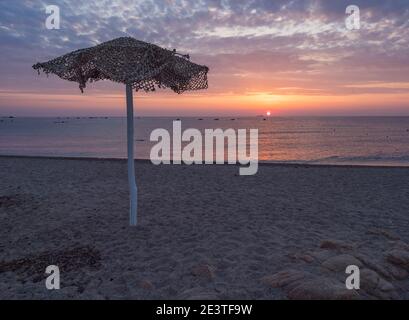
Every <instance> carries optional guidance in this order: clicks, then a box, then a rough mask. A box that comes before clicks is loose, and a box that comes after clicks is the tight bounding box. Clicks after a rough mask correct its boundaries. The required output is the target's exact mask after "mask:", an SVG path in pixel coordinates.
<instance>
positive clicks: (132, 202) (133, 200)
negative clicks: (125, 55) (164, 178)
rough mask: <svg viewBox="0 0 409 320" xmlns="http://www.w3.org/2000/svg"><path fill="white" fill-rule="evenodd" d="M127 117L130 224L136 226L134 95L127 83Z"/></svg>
mask: <svg viewBox="0 0 409 320" xmlns="http://www.w3.org/2000/svg"><path fill="white" fill-rule="evenodd" d="M126 119H127V141H128V183H129V193H130V212H129V224H130V225H131V226H136V211H137V198H136V194H137V188H136V182H135V161H134V118H133V96H132V86H131V85H129V84H127V85H126Z"/></svg>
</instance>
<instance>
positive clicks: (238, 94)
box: [0, 0, 409, 116]
mask: <svg viewBox="0 0 409 320" xmlns="http://www.w3.org/2000/svg"><path fill="white" fill-rule="evenodd" d="M46 4H55V5H58V6H59V7H60V10H61V11H60V13H61V29H60V30H48V29H46V27H45V20H46V18H47V14H46V12H45V6H46ZM349 4H355V5H358V6H359V7H360V13H361V29H360V30H353V31H350V30H347V28H346V26H345V17H346V14H345V9H346V7H347V6H348V5H349ZM408 27H409V0H393V1H391V0H383V1H373V0H361V1H359V0H353V1H352V0H348V1H343V0H340V1H328V0H321V1H320V0H299V1H297V0H294V1H281V0H274V1H273V0H247V1H240V0H230V1H228V0H197V1H193V0H192V1H187V0H156V1H153V0H135V1H132V0H118V1H105V0H104V1H100V0H98V1H97V0H95V1H79V0H71V1H68V0H65V1H59V0H47V1H28V0H27V1H11V0H4V1H1V2H0V43H1V55H0V70H1V73H0V116H8V115H14V116H60V115H66V116H75V115H110V116H123V115H124V114H125V100H124V93H125V88H124V86H122V85H118V84H113V83H111V82H105V81H104V82H99V83H95V84H91V85H89V86H88V87H87V89H86V90H85V93H84V94H81V93H80V91H79V89H78V85H77V84H76V83H70V82H67V81H64V80H61V79H59V78H58V77H56V76H50V77H49V78H48V79H47V77H46V76H44V75H41V76H38V75H37V73H36V72H35V71H34V70H33V69H32V68H31V66H32V65H33V64H34V63H36V62H43V61H47V60H49V59H52V58H54V57H56V56H59V55H62V54H65V53H67V52H70V51H72V50H76V49H79V48H84V47H89V46H93V45H96V44H98V43H101V42H103V41H107V40H110V39H113V38H116V37H120V36H132V37H135V38H137V39H140V40H143V41H148V42H152V43H155V44H158V45H160V46H163V47H166V48H169V49H173V48H176V49H177V50H178V51H179V52H181V53H189V54H190V56H191V59H192V61H194V62H197V63H199V64H205V65H207V66H209V68H210V73H209V89H208V90H206V91H198V92H194V93H185V94H182V95H177V94H174V93H172V92H170V91H165V90H161V91H157V92H156V93H149V94H145V93H136V94H135V100H134V101H135V111H136V112H137V113H138V114H139V115H141V116H146V115H203V116H206V115H259V114H265V113H266V112H267V111H271V115H272V116H286V115H409V28H408Z"/></svg>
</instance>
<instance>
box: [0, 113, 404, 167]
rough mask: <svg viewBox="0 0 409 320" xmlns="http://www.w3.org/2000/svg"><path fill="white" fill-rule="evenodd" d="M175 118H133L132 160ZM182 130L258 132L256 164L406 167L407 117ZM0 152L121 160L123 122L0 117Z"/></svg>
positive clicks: (245, 122) (256, 120)
mask: <svg viewBox="0 0 409 320" xmlns="http://www.w3.org/2000/svg"><path fill="white" fill-rule="evenodd" d="M173 120H175V118H167V117H166V118H165V117H163V118H159V117H143V118H135V144H136V158H142V159H148V158H149V154H150V149H151V147H152V146H153V145H154V144H155V143H156V142H150V140H149V137H150V133H151V131H152V130H154V129H156V128H165V129H167V130H169V131H170V132H172V131H171V129H172V121H173ZM181 121H182V129H187V128H197V129H199V130H201V131H203V130H204V129H211V128H213V129H216V128H222V129H226V128H234V129H245V128H247V129H250V128H257V129H259V160H261V161H269V162H295V163H317V164H356V165H358V164H369V165H404V166H409V117H316V118H315V117H314V118H313V117H309V118H298V117H292V118H273V117H272V118H267V119H266V120H264V118H261V117H253V118H235V119H234V120H233V119H232V118H223V117H221V118H218V120H216V119H215V118H202V119H199V118H181ZM0 154H1V155H36V156H69V157H99V158H126V119H125V118H88V117H85V118H84V117H81V118H72V117H71V118H14V119H10V118H0Z"/></svg>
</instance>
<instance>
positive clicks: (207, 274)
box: [191, 264, 214, 280]
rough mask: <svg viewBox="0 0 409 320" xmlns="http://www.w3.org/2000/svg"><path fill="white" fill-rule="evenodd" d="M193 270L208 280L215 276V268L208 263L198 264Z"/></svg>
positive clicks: (198, 275) (193, 272)
mask: <svg viewBox="0 0 409 320" xmlns="http://www.w3.org/2000/svg"><path fill="white" fill-rule="evenodd" d="M191 272H192V275H194V276H195V277H200V278H203V279H207V280H211V279H213V278H214V268H213V267H211V266H209V265H207V264H201V265H197V266H195V267H193V268H192V271H191Z"/></svg>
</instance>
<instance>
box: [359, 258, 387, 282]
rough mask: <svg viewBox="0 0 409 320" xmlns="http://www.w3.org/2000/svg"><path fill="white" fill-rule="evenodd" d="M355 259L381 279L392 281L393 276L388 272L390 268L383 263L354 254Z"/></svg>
mask: <svg viewBox="0 0 409 320" xmlns="http://www.w3.org/2000/svg"><path fill="white" fill-rule="evenodd" d="M356 257H357V258H358V259H359V260H360V261H362V262H363V264H364V265H365V266H367V267H368V268H370V269H372V270H374V271H376V272H377V273H379V274H380V275H381V276H382V277H385V278H387V279H392V278H393V274H392V273H391V272H390V269H391V268H390V266H387V265H385V263H384V262H383V261H378V260H374V259H372V258H369V257H368V256H366V255H363V254H356Z"/></svg>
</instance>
